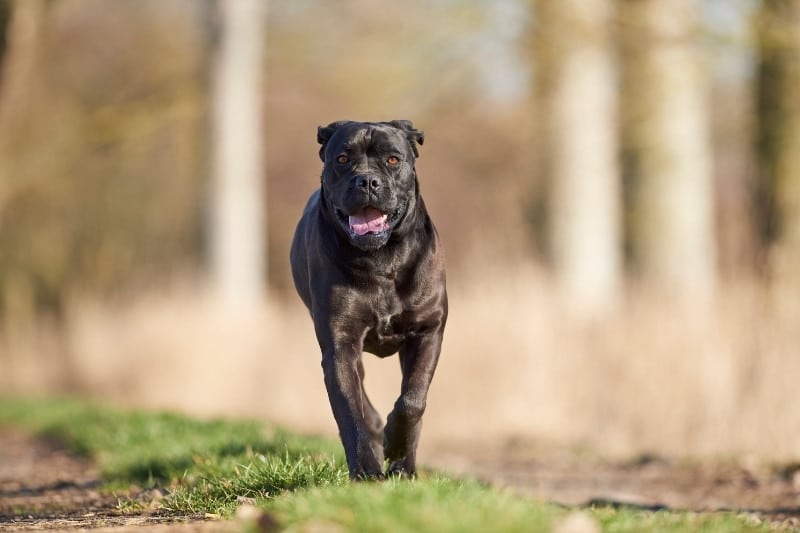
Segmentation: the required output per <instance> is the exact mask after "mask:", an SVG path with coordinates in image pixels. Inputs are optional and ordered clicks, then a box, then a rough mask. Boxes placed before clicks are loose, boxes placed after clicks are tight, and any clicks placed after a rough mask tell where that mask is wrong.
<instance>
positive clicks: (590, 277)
mask: <svg viewBox="0 0 800 533" xmlns="http://www.w3.org/2000/svg"><path fill="white" fill-rule="evenodd" d="M535 6H536V12H535V23H536V29H535V31H536V33H535V41H534V42H535V45H534V47H535V57H536V59H537V69H536V79H537V95H538V109H539V112H540V116H539V121H540V123H541V125H542V127H543V129H542V135H541V138H542V147H543V150H542V162H543V165H544V170H545V172H546V179H547V181H548V190H549V200H548V212H549V220H548V229H549V241H550V242H549V244H550V252H551V254H552V260H553V263H554V268H555V275H556V278H557V280H558V282H559V285H560V287H561V289H562V293H563V296H564V297H565V298H566V301H567V303H568V305H569V307H571V308H572V310H573V311H575V312H577V313H579V314H582V315H597V314H600V313H603V312H605V311H607V310H608V309H609V308H610V307H612V306H613V305H614V303H615V300H616V299H617V295H618V292H619V286H620V277H621V276H620V268H621V267H620V264H621V260H620V257H621V245H620V236H619V235H620V222H619V219H620V208H619V203H620V202H619V196H620V190H619V171H618V164H617V131H618V128H617V126H618V117H617V97H616V94H617V90H616V89H617V87H616V75H615V62H614V54H613V52H614V49H613V47H612V44H611V36H610V30H611V16H612V7H613V4H612V0H559V1H550V0H539V1H537V2H536V4H535Z"/></svg>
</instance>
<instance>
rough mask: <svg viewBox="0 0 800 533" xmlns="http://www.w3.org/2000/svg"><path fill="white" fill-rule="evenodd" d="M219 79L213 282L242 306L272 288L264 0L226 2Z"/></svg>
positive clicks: (215, 89)
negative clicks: (269, 272) (266, 182)
mask: <svg viewBox="0 0 800 533" xmlns="http://www.w3.org/2000/svg"><path fill="white" fill-rule="evenodd" d="M218 7H219V10H220V35H219V43H218V49H217V56H216V60H215V63H214V65H213V80H212V112H211V113H212V130H213V133H212V160H213V163H212V165H213V168H212V172H213V177H212V182H213V186H212V199H211V202H212V215H211V218H212V219H211V226H212V227H211V235H210V237H211V256H212V257H211V263H212V264H211V271H212V283H213V285H214V288H215V289H216V290H217V291H218V294H219V296H220V297H221V298H222V300H223V302H224V303H225V304H226V305H228V306H229V307H231V308H233V309H237V310H247V309H251V308H253V307H256V306H258V305H259V304H260V303H261V302H262V300H263V298H264V297H265V290H266V283H265V279H266V216H265V208H264V206H265V192H264V178H265V175H264V160H263V159H264V156H263V140H264V135H263V131H262V128H263V126H262V100H263V91H264V83H263V73H264V67H265V65H264V52H265V46H266V25H265V19H266V1H265V0H219V2H218Z"/></svg>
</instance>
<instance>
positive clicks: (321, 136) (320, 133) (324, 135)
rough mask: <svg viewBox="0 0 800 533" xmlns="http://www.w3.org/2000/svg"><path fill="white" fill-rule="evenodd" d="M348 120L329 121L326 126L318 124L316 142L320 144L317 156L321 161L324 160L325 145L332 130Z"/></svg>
mask: <svg viewBox="0 0 800 533" xmlns="http://www.w3.org/2000/svg"><path fill="white" fill-rule="evenodd" d="M348 122H350V121H349V120H339V121H337V122H331V123H330V124H328V125H327V126H320V127H318V128H317V142H318V143H319V144H321V145H322V146H321V147H320V149H319V158H320V159H322V162H323V163H324V162H325V145H326V144H327V143H328V140H330V138H331V136H332V135H333V132H335V131H336V130H337V129H338V128H339V127H340V126H343V125H344V124H347V123H348Z"/></svg>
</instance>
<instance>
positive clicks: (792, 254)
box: [756, 0, 800, 276]
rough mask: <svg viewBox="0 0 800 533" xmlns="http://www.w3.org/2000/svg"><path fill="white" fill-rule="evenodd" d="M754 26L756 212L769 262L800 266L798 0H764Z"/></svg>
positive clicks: (785, 267)
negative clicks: (755, 55) (755, 39)
mask: <svg viewBox="0 0 800 533" xmlns="http://www.w3.org/2000/svg"><path fill="white" fill-rule="evenodd" d="M757 24H758V26H757V29H758V54H759V62H758V74H757V75H758V79H757V112H758V126H757V128H758V129H757V137H756V156H757V160H758V190H759V193H760V194H759V196H758V204H757V213H758V215H759V216H758V219H759V230H760V235H761V237H762V241H763V242H764V244H765V245H766V248H767V249H768V250H769V249H770V248H772V249H773V250H772V251H774V252H776V253H775V254H773V259H776V260H777V262H775V263H774V264H773V265H772V266H773V267H775V268H778V269H779V270H781V271H783V272H786V273H789V272H792V271H793V272H794V273H795V274H794V275H795V276H796V275H797V274H796V273H797V272H798V269H800V0H763V1H762V3H761V10H760V12H759V15H758V19H757Z"/></svg>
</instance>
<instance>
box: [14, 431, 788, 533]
mask: <svg viewBox="0 0 800 533" xmlns="http://www.w3.org/2000/svg"><path fill="white" fill-rule="evenodd" d="M429 455H430V458H429V463H430V464H431V465H432V466H434V467H436V468H440V469H443V470H446V471H449V472H453V473H457V474H464V475H469V476H472V477H477V478H479V479H483V480H485V481H487V482H489V483H492V484H494V485H498V486H502V487H507V488H509V489H510V490H514V491H517V492H520V493H522V494H525V495H528V496H530V497H533V498H536V499H540V500H546V501H550V502H555V503H559V504H563V505H566V506H591V505H597V506H599V505H610V506H630V507H634V508H640V509H650V510H659V509H675V510H691V511H697V512H716V511H726V510H727V511H735V512H737V513H741V514H744V515H746V516H747V517H748V518H749V519H751V520H753V521H768V522H769V523H770V524H772V525H774V526H777V528H778V529H784V530H794V529H798V530H800V465H788V466H783V467H780V468H766V467H750V468H748V467H745V466H743V465H741V464H734V463H713V464H712V463H708V462H704V463H691V462H673V461H670V460H667V459H662V458H657V457H641V458H638V459H637V460H635V461H628V462H610V461H604V460H600V459H597V458H593V457H586V456H580V455H579V454H574V453H553V452H552V451H542V450H540V449H537V448H536V446H532V445H528V444H522V443H510V444H507V445H504V446H502V447H498V448H496V449H492V448H490V447H486V446H470V447H464V448H462V449H447V450H432V451H431V453H430V454H429ZM100 486H101V482H100V478H99V473H98V472H97V470H96V469H95V467H94V466H93V465H92V463H91V462H89V461H87V460H86V459H85V458H82V457H79V456H76V455H74V454H71V453H69V452H68V451H67V450H65V449H64V448H63V447H61V446H59V445H58V444H57V443H55V442H50V441H47V440H43V439H40V438H35V437H32V436H30V435H28V434H25V433H22V432H20V431H17V430H9V429H3V430H0V531H26V530H27V531H32V530H37V531H42V530H47V531H76V530H88V529H92V530H93V531H98V532H102V531H114V532H121V531H134V530H136V531H138V530H141V529H143V528H146V529H147V530H148V531H158V532H162V531H163V532H173V531H174V532H195V531H198V532H203V531H221V530H222V531H224V530H229V531H233V530H235V529H236V523H235V522H229V521H228V522H225V521H223V522H220V521H218V520H215V517H210V516H176V515H172V514H168V513H165V512H163V511H162V510H160V509H159V505H158V500H159V498H160V497H161V495H160V494H159V493H158V492H157V491H155V492H154V491H143V490H141V489H137V488H135V487H132V488H131V489H129V490H128V491H126V492H125V493H118V494H114V493H110V492H108V491H106V490H101V489H100ZM130 497H133V498H136V499H137V500H138V501H140V502H142V503H143V505H142V507H143V508H144V509H145V510H142V509H137V510H135V511H127V512H126V511H123V510H121V509H120V508H119V506H118V503H119V501H120V499H126V500H127V499H128V498H130Z"/></svg>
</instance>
